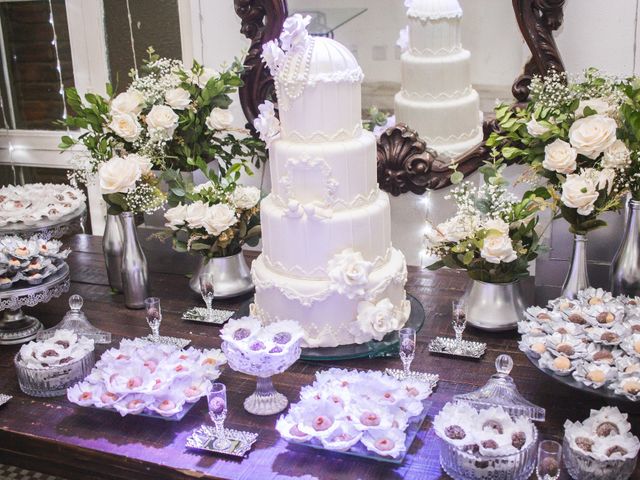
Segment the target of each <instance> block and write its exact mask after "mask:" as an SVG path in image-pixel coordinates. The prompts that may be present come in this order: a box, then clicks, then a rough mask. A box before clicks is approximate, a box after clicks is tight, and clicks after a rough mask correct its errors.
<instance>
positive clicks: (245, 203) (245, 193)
mask: <svg viewBox="0 0 640 480" xmlns="http://www.w3.org/2000/svg"><path fill="white" fill-rule="evenodd" d="M260 196H261V192H260V189H259V188H256V187H251V186H247V185H240V186H238V187H236V189H235V191H234V192H233V193H232V194H231V202H232V203H233V205H235V207H236V208H240V209H243V210H247V209H249V208H253V207H255V206H256V205H257V204H258V202H259V201H260Z"/></svg>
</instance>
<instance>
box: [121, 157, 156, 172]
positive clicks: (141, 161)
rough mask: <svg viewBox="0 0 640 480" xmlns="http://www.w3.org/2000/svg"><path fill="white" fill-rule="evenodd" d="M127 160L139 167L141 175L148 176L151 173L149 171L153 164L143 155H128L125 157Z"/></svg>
mask: <svg viewBox="0 0 640 480" xmlns="http://www.w3.org/2000/svg"><path fill="white" fill-rule="evenodd" d="M127 160H129V161H132V162H136V163H137V164H138V167H140V173H142V175H146V174H148V173H149V172H151V169H152V168H153V163H152V162H151V159H150V158H149V157H146V156H144V155H138V154H137V153H130V154H129V155H127Z"/></svg>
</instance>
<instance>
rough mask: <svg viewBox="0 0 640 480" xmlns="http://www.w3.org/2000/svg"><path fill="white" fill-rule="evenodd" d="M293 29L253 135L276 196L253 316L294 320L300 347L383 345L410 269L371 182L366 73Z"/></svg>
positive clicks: (277, 52)
mask: <svg viewBox="0 0 640 480" xmlns="http://www.w3.org/2000/svg"><path fill="white" fill-rule="evenodd" d="M305 26H306V19H303V18H302V17H301V16H300V15H294V16H293V17H290V18H289V19H287V21H286V22H285V25H284V30H283V34H282V35H281V37H280V41H279V44H278V42H270V43H269V44H267V45H265V47H264V50H263V58H264V59H265V61H266V63H267V64H268V66H269V68H270V70H271V72H272V74H273V76H274V78H275V81H276V92H277V96H278V107H279V113H280V122H281V124H280V125H281V127H280V128H278V127H279V125H278V124H277V119H276V118H275V116H274V114H273V105H271V104H270V103H269V102H266V104H264V105H263V106H261V112H262V113H261V116H260V117H259V118H258V119H257V120H256V122H255V125H256V128H257V129H258V131H260V133H261V136H262V138H264V139H265V140H266V141H267V142H268V143H269V147H270V148H269V152H270V155H269V163H270V169H271V180H272V192H271V194H270V195H269V196H267V197H266V198H265V199H264V200H263V201H262V203H261V220H262V242H263V253H262V255H260V257H258V258H257V259H256V260H255V262H254V263H253V267H252V275H253V280H254V283H255V286H256V295H255V304H254V305H253V310H252V312H253V314H254V315H256V316H258V317H259V318H260V319H261V320H262V321H263V323H267V324H268V323H272V322H275V321H277V320H283V319H293V320H296V321H298V322H300V324H301V325H302V326H303V327H304V330H305V337H304V343H305V344H306V346H310V347H333V346H337V345H344V344H351V343H362V342H366V341H369V340H371V339H373V338H375V339H380V338H382V337H383V336H384V335H385V334H386V333H388V332H390V331H393V330H397V329H398V328H400V327H402V325H404V323H405V321H406V320H407V318H408V315H409V310H410V306H409V302H408V301H407V300H406V294H405V290H404V285H405V282H406V279H407V269H406V265H405V260H404V257H403V255H402V253H400V252H399V251H398V250H395V249H394V248H392V247H391V232H390V214H389V199H388V197H387V195H386V194H385V193H383V192H381V191H380V189H379V188H378V184H377V181H376V140H375V137H374V136H373V134H371V133H370V132H367V131H365V130H363V128H362V122H361V106H360V83H361V81H362V78H363V74H362V70H361V69H360V67H359V65H358V63H357V62H356V60H355V58H354V57H353V55H352V54H351V53H350V52H349V51H348V50H347V49H346V48H345V47H344V46H342V45H341V44H339V43H338V42H336V41H334V40H331V39H328V38H314V37H311V36H309V35H308V34H307V32H306V29H305Z"/></svg>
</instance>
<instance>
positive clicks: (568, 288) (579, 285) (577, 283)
mask: <svg viewBox="0 0 640 480" xmlns="http://www.w3.org/2000/svg"><path fill="white" fill-rule="evenodd" d="M589 286H590V285H589V273H588V271H587V236H586V235H574V236H573V252H572V254H571V264H570V265H569V271H568V272H567V278H565V279H564V283H563V284H562V294H561V295H562V296H563V297H566V298H576V296H577V295H578V292H579V291H580V290H584V289H585V288H589Z"/></svg>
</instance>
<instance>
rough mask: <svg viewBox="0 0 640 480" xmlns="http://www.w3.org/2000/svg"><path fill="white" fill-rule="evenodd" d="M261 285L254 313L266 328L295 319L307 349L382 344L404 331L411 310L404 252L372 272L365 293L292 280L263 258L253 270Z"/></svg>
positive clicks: (324, 282) (322, 282) (328, 283)
mask: <svg viewBox="0 0 640 480" xmlns="http://www.w3.org/2000/svg"><path fill="white" fill-rule="evenodd" d="M252 276H253V282H254V284H255V286H256V295H255V303H254V304H253V305H252V314H253V315H255V316H257V317H258V318H259V319H260V320H261V321H262V322H263V323H266V324H268V323H273V322H276V321H279V320H285V319H290V320H296V321H297V322H299V323H300V324H301V325H302V327H303V328H304V330H305V337H304V340H303V346H304V347H311V348H316V347H336V346H339V345H349V344H353V343H364V342H367V341H369V340H373V339H375V340H380V339H382V337H384V336H385V335H386V334H387V333H389V332H392V331H395V330H398V329H400V328H402V326H403V325H404V324H405V322H406V321H407V319H408V318H409V313H410V308H411V307H410V305H409V302H408V300H407V298H406V292H405V289H404V286H405V283H406V281H407V266H406V263H405V259H404V256H403V255H402V253H401V252H400V251H399V250H396V249H392V254H391V256H390V258H389V260H388V261H387V262H386V263H385V264H383V265H381V266H380V267H379V268H377V269H375V270H374V271H372V272H371V273H370V274H369V276H368V279H367V283H366V285H363V286H362V288H355V289H349V290H345V289H342V288H339V287H338V288H337V287H336V285H335V283H334V282H332V281H331V280H328V279H327V280H308V279H302V278H295V277H289V276H285V275H282V274H279V273H277V272H274V271H273V270H271V269H270V268H269V267H268V266H267V265H266V264H265V262H264V261H263V260H262V257H258V258H257V259H256V260H255V261H254V262H253V265H252Z"/></svg>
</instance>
